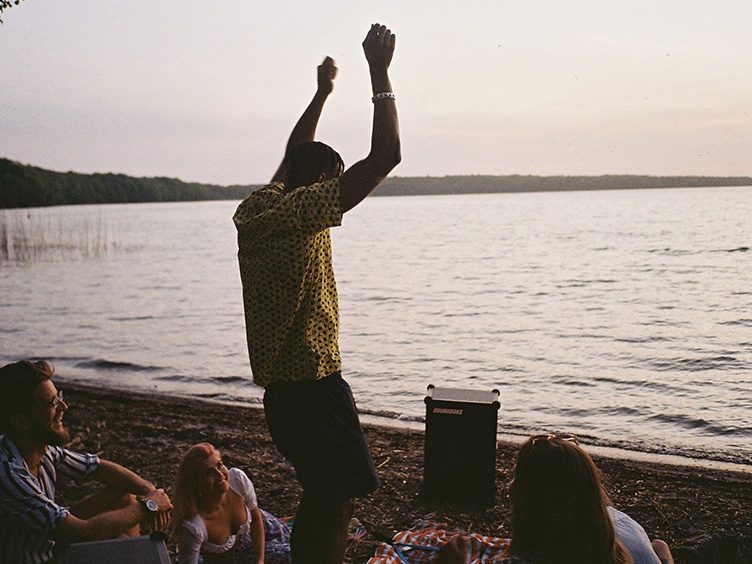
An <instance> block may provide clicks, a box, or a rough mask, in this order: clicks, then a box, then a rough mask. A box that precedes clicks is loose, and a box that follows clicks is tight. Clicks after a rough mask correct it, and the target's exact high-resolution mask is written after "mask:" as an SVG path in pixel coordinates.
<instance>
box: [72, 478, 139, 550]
mask: <svg viewBox="0 0 752 564" xmlns="http://www.w3.org/2000/svg"><path fill="white" fill-rule="evenodd" d="M136 503H138V500H136V496H135V495H133V494H129V493H126V492H123V491H122V490H118V489H115V488H113V487H110V486H106V487H104V488H102V489H101V490H99V491H98V492H96V493H93V494H91V495H90V496H88V497H86V498H84V499H82V500H81V501H79V502H78V503H75V504H73V505H72V506H71V508H70V509H71V513H73V515H75V516H76V517H78V518H79V519H90V518H91V517H94V516H95V515H99V514H101V513H106V512H107V511H112V510H113V509H121V508H123V507H128V506H129V505H133V504H136ZM140 533H141V527H140V526H139V525H135V526H134V527H132V528H130V529H128V530H127V531H125V532H124V533H123V534H122V535H120V536H123V537H136V536H138V535H139V534H140Z"/></svg>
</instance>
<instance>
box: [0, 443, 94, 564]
mask: <svg viewBox="0 0 752 564" xmlns="http://www.w3.org/2000/svg"><path fill="white" fill-rule="evenodd" d="M97 468H99V457H98V456H96V455H94V454H80V453H77V452H73V451H70V450H68V449H65V448H62V447H59V446H48V447H47V452H46V453H45V454H44V456H43V457H42V463H41V464H40V465H39V471H38V475H37V477H34V475H33V474H32V473H31V471H30V470H29V467H28V465H27V464H26V461H25V460H24V459H23V457H22V456H21V454H20V453H19V452H18V448H16V445H15V444H13V442H12V441H11V440H10V439H8V438H7V437H6V436H5V435H0V562H8V563H10V562H13V563H18V564H26V563H29V564H36V563H39V562H46V561H47V560H49V559H50V558H51V557H52V547H53V546H54V545H55V543H54V542H53V541H52V540H51V539H50V536H51V535H52V532H53V531H54V530H55V527H56V526H57V525H58V523H60V521H62V520H63V519H65V518H66V517H67V516H68V515H69V514H70V511H69V510H68V509H67V508H65V507H62V506H60V505H58V504H57V503H55V481H56V480H57V476H58V472H59V473H60V474H62V475H64V476H67V477H68V478H72V479H75V480H82V479H84V478H87V477H89V476H90V475H91V474H92V473H93V472H94V471H95V470H96V469H97Z"/></svg>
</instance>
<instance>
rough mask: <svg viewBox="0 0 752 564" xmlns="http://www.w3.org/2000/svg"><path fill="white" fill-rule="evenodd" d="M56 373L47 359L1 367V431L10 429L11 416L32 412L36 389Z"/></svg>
mask: <svg viewBox="0 0 752 564" xmlns="http://www.w3.org/2000/svg"><path fill="white" fill-rule="evenodd" d="M54 373H55V368H54V367H53V366H52V364H51V363H49V362H47V361H46V360H19V361H18V362H13V363H11V364H6V365H5V366H3V367H2V368H0V433H7V432H8V430H10V419H11V416H13V415H16V414H19V413H20V414H23V415H27V414H30V413H31V408H32V405H33V403H34V390H35V389H36V387H37V386H39V385H40V384H41V383H42V382H44V381H46V380H49V379H50V378H52V375H53V374H54Z"/></svg>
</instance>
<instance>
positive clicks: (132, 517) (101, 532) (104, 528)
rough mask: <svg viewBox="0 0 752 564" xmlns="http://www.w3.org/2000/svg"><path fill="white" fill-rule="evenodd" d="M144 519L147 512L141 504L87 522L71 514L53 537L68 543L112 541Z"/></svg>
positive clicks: (97, 516) (61, 523)
mask: <svg viewBox="0 0 752 564" xmlns="http://www.w3.org/2000/svg"><path fill="white" fill-rule="evenodd" d="M144 517H145V511H144V509H143V507H142V505H141V504H139V503H137V504H134V505H129V506H128V507H123V508H121V509H114V510H112V511H107V512H106V513H100V514H99V515H95V516H94V517H91V518H90V519H86V520H82V519H79V518H78V517H76V516H75V515H73V514H70V515H68V516H67V517H66V518H65V519H63V520H62V521H61V522H60V523H59V524H58V526H57V527H56V528H55V531H54V532H53V534H52V536H53V538H54V539H55V540H57V541H68V542H83V541H93V540H102V539H112V538H116V537H118V536H120V535H122V534H123V533H124V532H125V531H128V530H129V529H131V528H133V527H135V526H136V525H138V524H139V523H140V522H141V520H142V519H143V518H144Z"/></svg>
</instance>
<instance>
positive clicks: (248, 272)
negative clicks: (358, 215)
mask: <svg viewBox="0 0 752 564" xmlns="http://www.w3.org/2000/svg"><path fill="white" fill-rule="evenodd" d="M282 189H283V185H282V184H281V183H275V184H270V185H268V186H265V187H264V188H261V189H260V190H257V191H256V192H253V193H252V194H251V195H250V196H248V197H247V198H246V199H245V200H243V202H242V203H241V204H240V206H238V209H237V211H236V212H235V215H234V216H233V221H234V222H235V227H236V228H237V230H238V260H239V262H240V278H241V280H242V282H243V303H244V305H245V327H246V336H247V339H248V354H249V356H250V360H251V370H252V371H253V381H254V382H255V383H256V384H258V385H259V386H263V387H267V386H268V385H269V384H271V383H274V382H291V381H300V380H315V379H318V378H324V377H325V376H328V375H329V374H331V373H332V372H336V371H338V370H341V368H342V361H341V358H340V354H339V344H338V337H339V304H338V302H337V285H336V282H335V280H334V269H333V268H332V244H331V239H330V237H329V227H335V226H338V225H340V224H341V223H342V210H341V208H340V201H339V180H338V179H334V180H329V181H326V182H322V183H318V184H313V185H312V186H301V187H300V188H296V189H295V190H293V191H292V192H290V193H289V194H283V193H282Z"/></svg>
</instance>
